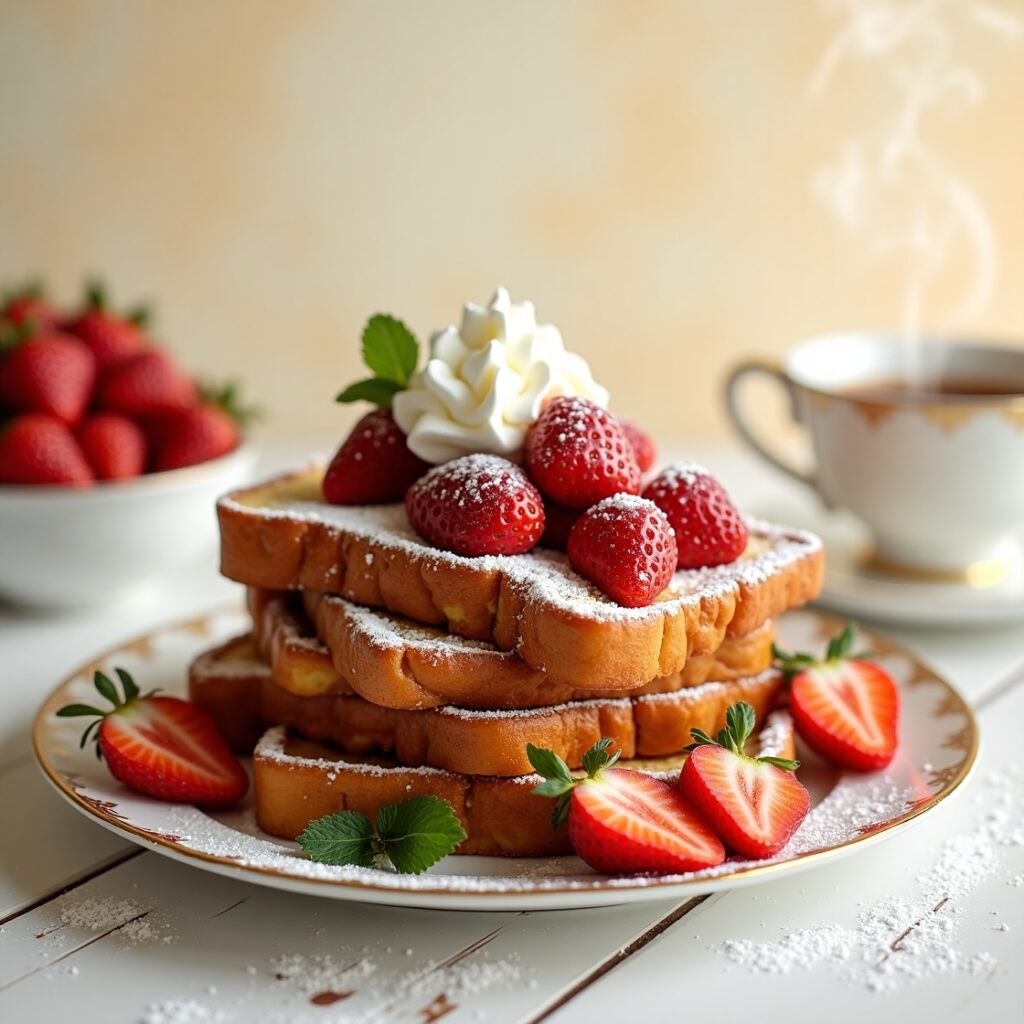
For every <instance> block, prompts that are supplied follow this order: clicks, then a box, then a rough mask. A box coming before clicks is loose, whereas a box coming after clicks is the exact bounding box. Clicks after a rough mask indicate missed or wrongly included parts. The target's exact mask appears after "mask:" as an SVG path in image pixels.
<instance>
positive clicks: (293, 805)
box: [253, 711, 795, 857]
mask: <svg viewBox="0 0 1024 1024" xmlns="http://www.w3.org/2000/svg"><path fill="white" fill-rule="evenodd" d="M751 748H752V749H750V751H749V752H750V753H753V754H756V755H758V756H769V755H772V756H775V757H787V758H792V757H793V756H794V755H795V743H794V733H793V723H792V719H791V718H790V716H789V713H788V712H787V711H773V712H771V713H770V714H769V715H768V717H767V719H766V721H765V723H764V725H763V727H762V729H761V731H760V733H759V734H758V735H757V736H756V741H755V738H754V737H752V739H751ZM685 760H686V755H685V754H683V755H675V756H673V757H665V758H656V759H634V760H626V761H620V762H619V767H622V768H631V769H633V770H636V771H643V772H647V773H649V774H652V775H655V776H657V777H659V778H662V779H664V780H665V781H667V782H674V781H675V779H676V778H677V777H678V775H679V770H680V768H681V767H682V765H683V762H684V761H685ZM541 781H542V780H541V777H540V776H539V775H533V774H530V775H520V776H517V777H516V778H494V777H487V776H480V775H460V774H458V773H456V772H450V771H442V770H440V769H437V768H408V767H403V766H401V765H398V764H397V763H396V762H395V761H394V760H393V759H391V758H388V757H380V756H363V757H354V756H352V755H349V754H345V753H343V752H342V751H339V750H338V749H337V748H335V747H332V746H329V745H327V744H324V743H317V742H315V741H311V740H305V739H300V738H298V737H295V736H293V735H291V734H289V733H288V731H287V730H286V729H285V728H284V727H283V726H275V727H273V728H271V729H269V730H268V731H267V732H266V733H265V734H264V735H263V737H262V738H261V739H260V741H259V743H258V744H257V745H256V750H255V752H254V754H253V790H254V793H255V798H256V817H257V820H258V822H259V825H260V828H262V829H263V830H264V831H265V832H269V833H270V834H271V835H275V836H280V837H281V838H284V839H294V838H295V837H296V836H297V835H299V833H300V832H302V831H303V830H304V829H305V828H306V826H307V825H308V824H309V823H310V821H312V820H314V819H315V818H321V817H323V816H324V815H326V814H334V813H336V812H338V811H346V810H347V811H360V812H362V813H363V814H366V815H368V816H369V817H370V818H374V817H376V814H377V812H378V811H379V810H380V808H381V807H382V806H383V805H384V804H388V803H393V802H396V801H400V800H407V799H408V798H410V797H413V796H421V795H432V796H437V797H440V798H441V799H443V800H447V801H448V803H449V804H451V806H452V809H453V810H454V811H455V814H456V815H457V816H458V818H459V821H460V822H461V824H462V827H463V828H464V829H465V831H466V839H465V841H464V842H463V843H462V845H461V846H460V847H459V849H458V851H457V852H458V853H463V854H483V855H491V856H502V857H536V856H551V855H555V854H563V853H571V852H572V847H571V846H570V843H569V837H568V834H567V832H566V829H565V828H564V826H563V827H562V828H560V829H557V830H555V829H553V828H552V827H551V801H550V800H543V799H541V798H540V797H536V796H534V795H533V788H534V786H536V785H539V784H540V782H541Z"/></svg>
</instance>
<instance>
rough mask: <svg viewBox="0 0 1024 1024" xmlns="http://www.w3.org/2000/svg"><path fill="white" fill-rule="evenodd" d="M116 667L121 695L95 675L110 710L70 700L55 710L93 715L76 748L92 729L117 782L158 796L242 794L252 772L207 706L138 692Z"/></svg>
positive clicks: (227, 797) (218, 798)
mask: <svg viewBox="0 0 1024 1024" xmlns="http://www.w3.org/2000/svg"><path fill="white" fill-rule="evenodd" d="M114 671H115V672H116V673H117V676H118V678H119V679H120V680H121V686H122V688H123V691H124V695H123V697H122V695H121V694H119V693H118V691H117V687H116V686H115V685H114V683H113V682H112V681H111V680H110V678H109V677H108V676H106V675H104V674H103V673H102V672H97V673H96V674H95V676H94V677H93V683H94V684H95V686H96V689H97V691H98V692H99V693H100V695H101V696H102V697H105V698H106V699H107V700H108V701H110V703H111V704H112V705H113V708H112V709H110V710H109V711H104V710H102V709H100V708H96V707H92V706H91V705H89V704H68V705H67V706H65V707H63V708H61V709H60V710H59V711H58V712H57V715H58V717H60V718H75V717H80V716H96V718H95V721H93V722H91V723H90V724H89V726H88V727H87V728H86V730H85V732H84V733H82V741H81V743H80V746H82V747H84V746H85V744H86V743H87V742H88V741H89V739H90V736H91V735H92V734H93V732H94V730H95V735H94V736H93V738H94V739H95V741H96V756H97V757H100V756H102V757H103V758H104V759H105V760H106V762H107V767H108V768H109V769H110V774H111V775H113V776H114V778H115V779H118V780H120V781H121V782H123V783H124V784H125V785H126V786H128V787H129V788H130V789H134V790H137V791H138V792H140V793H145V794H147V795H148V796H153V797H156V798H157V799H159V800H170V801H174V802H177V803H190V804H199V805H201V806H204V807H223V806H225V805H227V804H231V803H234V802H235V801H236V800H238V799H240V798H241V797H242V796H243V795H244V794H245V791H246V790H247V789H248V788H249V777H248V776H247V775H246V774H245V769H244V768H243V767H242V766H241V764H240V763H239V762H238V759H237V758H236V757H235V756H234V755H233V754H232V753H231V751H230V750H229V749H228V747H227V744H226V743H225V742H224V740H223V739H221V737H220V734H219V733H218V732H217V728H216V726H215V725H214V724H213V720H212V719H211V718H210V717H209V715H207V714H206V712H205V711H201V710H200V709H199V708H197V707H196V706H195V705H194V704H190V703H189V702H188V701H185V700H179V699H178V698H177V697H158V696H154V693H155V691H152V692H150V693H147V694H145V695H140V694H139V688H138V686H136V685H135V681H134V680H133V679H132V677H131V676H130V675H129V674H128V673H127V672H125V671H124V669H120V668H118V669H115V670H114Z"/></svg>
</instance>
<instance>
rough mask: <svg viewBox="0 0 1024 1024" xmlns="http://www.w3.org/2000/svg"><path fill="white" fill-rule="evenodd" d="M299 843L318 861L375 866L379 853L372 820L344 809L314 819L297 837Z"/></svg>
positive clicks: (311, 857)
mask: <svg viewBox="0 0 1024 1024" xmlns="http://www.w3.org/2000/svg"><path fill="white" fill-rule="evenodd" d="M298 843H299V846H301V847H302V849H303V851H304V852H305V853H307V854H309V856H310V859H311V860H315V861H316V862H317V863H318V864H335V865H341V864H357V865H359V867H361V868H369V867H373V862H374V860H375V859H376V857H377V852H378V851H377V846H376V844H375V842H374V836H373V823H372V822H371V821H370V819H369V818H368V817H367V816H366V815H365V814H360V813H359V812H358V811H341V812H339V813H338V814H328V815H325V816H324V817H323V818H317V819H316V820H315V821H311V822H310V823H309V824H308V825H307V826H306V830H305V831H304V832H303V833H302V834H301V835H300V836H299V837H298Z"/></svg>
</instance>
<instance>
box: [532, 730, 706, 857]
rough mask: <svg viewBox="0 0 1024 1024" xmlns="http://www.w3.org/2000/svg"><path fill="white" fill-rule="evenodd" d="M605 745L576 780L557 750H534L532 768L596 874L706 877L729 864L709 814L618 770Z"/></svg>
mask: <svg viewBox="0 0 1024 1024" xmlns="http://www.w3.org/2000/svg"><path fill="white" fill-rule="evenodd" d="M611 742H612V741H611V740H609V739H602V740H599V741H598V742H597V743H595V744H594V746H593V747H591V748H590V750H588V751H587V753H586V754H584V755H583V768H584V770H585V771H586V775H585V776H584V777H583V778H574V777H573V775H572V773H571V772H570V771H569V768H568V766H567V765H566V763H565V762H564V761H563V760H562V759H561V758H560V757H559V756H558V755H557V754H556V753H554V752H553V751H551V750H545V749H542V748H540V747H535V746H534V745H533V744H532V743H529V744H527V746H526V753H527V756H528V757H529V759H530V764H532V765H533V767H534V769H535V770H536V771H537V772H538V773H539V774H541V775H543V776H544V779H545V781H544V782H542V783H541V784H540V785H539V786H536V787H535V788H534V790H533V792H534V793H535V794H536V795H537V796H545V797H554V798H556V799H557V801H558V803H557V804H556V805H555V810H554V812H553V814H552V818H551V823H552V826H553V827H554V828H561V826H562V825H563V824H565V822H566V821H568V823H569V840H570V842H571V843H572V845H573V849H574V850H575V851H576V853H577V854H578V855H579V856H580V857H581V858H582V859H583V860H584V861H586V863H587V864H589V865H590V866H591V867H592V868H593V869H594V870H595V871H602V872H604V873H606V874H635V873H637V872H641V871H654V872H676V871H699V870H700V869H701V868H710V867H714V866H715V865H716V864H721V863H722V861H723V860H725V850H724V849H723V847H722V844H721V842H720V841H719V839H718V836H716V835H715V833H714V830H713V829H712V828H711V826H710V825H709V824H708V822H707V821H706V820H705V818H704V816H703V815H702V814H701V813H700V811H698V810H697V808H695V807H694V806H693V804H691V803H690V801H689V800H688V799H687V798H686V797H685V796H683V794H682V793H680V792H679V791H678V790H676V789H673V787H672V786H670V785H669V784H668V783H667V782H662V781H661V780H660V779H654V778H651V776H649V775H644V774H643V773H642V772H636V771H629V770H628V769H625V768H614V767H613V765H614V764H615V762H616V761H617V760H618V759H619V755H618V752H616V753H614V754H612V755H609V754H608V748H609V747H610V746H611Z"/></svg>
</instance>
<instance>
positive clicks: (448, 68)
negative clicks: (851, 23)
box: [0, 0, 1024, 443]
mask: <svg viewBox="0 0 1024 1024" xmlns="http://www.w3.org/2000/svg"><path fill="white" fill-rule="evenodd" d="M852 5H853V0H848V3H846V4H842V3H836V2H833V3H831V4H827V3H825V4H819V3H815V2H813V0H764V2H759V0H758V2H755V0H728V2H725V0H716V2H697V0H693V2H681V0H680V2H676V3H672V2H667V0H666V2H644V3H639V2H635V0H630V2H626V0H619V2H611V0H608V2H597V0H579V2H572V3H570V2H552V0H531V2H517V3H514V4H513V3H495V2H490V3H488V2H479V0H477V2H469V0H467V2H418V3H413V2H409V3H370V2H365V3H361V2H340V0H338V2H326V0H324V2H294V0H290V2H287V3H285V2H268V3H263V2H259V3H257V2H248V0H237V2H219V3H213V2H200V0H180V2H173V3H172V2H170V0H166V2H156V0H134V2H132V0H121V2H118V0H109V2H100V0H77V2H75V0H65V2H59V0H0V278H2V279H4V280H9V279H11V278H17V277H19V276H21V275H23V274H24V273H27V272H32V271H39V272H42V273H44V274H45V275H46V276H47V277H48V278H49V279H50V280H51V282H52V283H53V286H54V288H55V290H56V291H57V292H58V294H60V295H62V296H68V295H70V294H72V293H73V292H74V290H75V289H76V288H77V285H78V282H79V281H80V279H81V278H82V276H83V275H84V274H85V273H86V272H87V271H89V270H93V269H95V270H97V271H99V272H102V273H103V274H104V275H105V276H106V277H107V278H108V279H110V280H111V281H112V282H113V283H115V285H116V291H117V294H118V295H120V296H122V297H123V298H124V299H126V300H134V299H136V298H138V297H142V296H153V297H154V298H155V299H156V300H157V305H158V309H159V323H160V327H161V332H162V334H163V335H164V336H165V337H166V338H167V339H168V340H169V341H170V342H172V343H173V345H174V346H175V347H176V348H177V349H178V350H179V351H180V353H181V354H182V356H183V357H184V358H185V359H186V360H187V362H188V363H189V364H190V365H191V366H193V367H194V368H196V369H197V370H200V371H203V372H204V373H207V374H209V375H213V376H218V377H219V376H228V375H237V376H239V377H241V378H243V379H244V380H245V382H246V383H247V385H248V389H249V392H250V393H251V394H252V396H253V397H255V398H257V399H259V401H261V402H262V403H263V404H264V405H266V406H267V407H268V409H269V411H270V412H271V414H272V418H271V420H270V425H269V427H268V428H266V429H272V430H275V431H277V432H278V433H281V434H288V435H302V436H305V437H315V436H320V437H322V438H323V439H324V442H325V443H329V442H330V441H331V440H332V439H333V438H334V437H336V436H337V435H338V434H339V433H340V432H341V430H342V429H343V427H344V425H345V424H346V423H347V422H348V420H349V418H350V417H351V412H350V411H348V410H343V409H340V408H339V407H336V406H334V405H333V403H332V401H331V399H332V397H333V394H334V392H335V391H336V390H337V389H338V388H339V387H340V386H341V385H343V384H344V383H347V382H348V381H349V380H350V379H351V378H352V377H353V376H354V375H355V374H356V373H357V372H358V369H357V348H356V339H357V336H358V332H359V329H360V327H361V324H362V322H363V320H364V318H365V317H366V315H367V314H369V313H372V312H374V311H377V310H386V311H391V312H395V313H397V314H400V315H402V316H403V317H404V318H406V319H407V320H408V321H409V322H410V324H412V325H413V326H414V327H415V328H416V329H417V330H418V331H419V333H420V334H421V336H425V335H426V334H427V332H428V331H429V330H430V329H432V328H436V327H440V326H443V325H444V324H445V323H448V322H449V321H451V320H452V319H453V318H455V317H457V316H458V312H459V309H460V306H461V303H462V301H463V300H465V299H466V298H476V299H479V300H484V299H486V298H487V297H488V295H489V293H490V291H491V290H492V289H493V287H494V285H495V284H496V283H499V282H501V283H504V284H506V285H507V286H508V287H509V288H510V289H512V291H513V294H514V295H515V296H520V297H530V298H532V299H534V301H535V302H536V304H537V307H538V311H539V313H540V315H541V316H542V318H544V319H546V320H550V321H553V322H555V323H557V324H558V325H559V326H560V327H561V328H562V330H563V333H564V335H565V337H566V340H567V342H568V343H569V344H570V345H571V346H572V347H574V348H576V349H577V350H579V351H581V352H583V353H584V354H585V355H587V356H588V357H589V359H590V361H591V363H592V365H593V367H594V369H595V374H596V375H597V377H598V379H600V380H602V381H603V382H604V383H605V384H607V385H608V386H609V387H610V388H611V390H612V394H613V402H614V404H615V405H616V406H617V407H618V408H619V409H621V410H623V411H625V412H627V413H629V414H631V415H633V416H635V417H637V418H639V419H641V420H643V421H645V422H647V423H648V424H649V425H650V426H651V427H652V428H653V429H655V430H656V431H657V432H658V433H659V434H661V435H662V436H663V437H665V438H669V437H675V438H683V437H688V436H694V437H702V438H707V437H712V436H716V435H722V434H724V433H725V432H726V430H727V428H726V425H725V423H724V420H723V417H722V415H721V413H720V411H719V405H718V389H719V383H720V378H721V375H722V372H723V369H724V367H726V366H727V365H728V364H729V363H730V361H731V360H733V359H734V358H735V357H737V356H738V355H740V354H743V353H747V352H751V351H754V352H778V351H782V350H784V349H785V347H786V346H787V345H789V344H791V343H792V342H793V341H794V340H796V339H799V338H801V337H802V336H805V335H808V334H811V333H814V332H818V331H824V330H828V329H831V328H838V327H848V326H857V325H876V326H882V327H885V326H897V325H898V324H899V322H900V319H901V311H900V310H901V295H902V293H903V291H904V283H905V280H906V273H905V272H906V263H905V261H904V259H903V257H901V256H899V255H898V254H894V255H890V256H887V257H885V258H882V259H878V260H872V259H869V258H867V254H868V252H869V251H870V249H871V246H872V245H873V244H874V243H876V242H877V241H878V238H877V237H874V236H873V235H872V234H871V233H870V232H868V233H867V234H857V233H855V232H854V233H851V232H848V231H844V229H843V228H842V227H841V226H840V224H839V222H838V220H837V219H836V217H835V216H833V214H832V213H830V212H829V209H828V208H827V207H826V206H825V205H824V204H823V203H822V202H821V201H819V200H818V199H817V198H816V197H815V193H814V189H813V187H812V181H813V179H814V176H815V172H816V170H818V169H820V168H822V167H823V166H825V165H827V164H829V163H830V162H831V161H834V159H835V157H836V154H837V153H838V152H839V151H840V147H841V146H842V144H843V143H844V141H849V140H851V139H855V138H860V139H862V140H864V142H865V145H866V146H867V147H868V150H870V149H871V146H873V145H875V143H877V140H878V139H879V138H880V133H882V132H883V130H885V129H886V128H887V126H888V125H891V124H892V123H893V121H894V119H895V116H896V114H897V112H898V109H899V104H898V101H897V100H896V99H894V97H895V96H897V95H898V94H897V93H896V92H894V84H893V83H894V81H895V80H894V78H893V76H892V71H891V68H889V69H887V68H886V67H883V66H882V65H881V64H879V63H877V62H876V61H874V60H867V61H864V60H861V61H859V62H857V63H852V64H843V65H842V66H841V67H840V69H839V71H838V72H837V76H836V77H835V79H834V80H833V81H832V83H831V86H830V87H829V88H828V89H827V90H826V92H825V95H824V96H822V97H821V98H820V99H819V100H818V101H816V102H812V101H811V100H810V98H809V83H810V82H811V80H812V78H813V75H814V73H815V69H816V67H818V65H819V63H820V61H821V60H822V58H823V56H824V55H825V53H826V51H827V48H828V47H829V45H830V43H833V42H835V40H836V39H837V38H838V36H839V33H840V32H841V29H842V26H843V25H844V24H847V21H848V18H849V11H850V10H851V9H852ZM895 6H896V7H897V8H900V7H902V8H903V9H906V8H907V4H905V3H904V4H902V5H900V4H895ZM937 7H938V8H939V17H940V19H942V27H943V29H944V30H947V31H951V33H952V35H951V40H952V42H953V45H954V47H955V49H954V52H953V54H952V56H951V58H950V59H951V61H952V63H953V64H956V63H958V62H959V61H960V60H962V61H963V62H964V63H966V64H967V65H970V66H972V67H974V68H975V69H977V71H978V72H979V73H980V75H981V76H982V78H983V79H984V82H985V85H986V88H987V96H986V97H985V99H984V100H983V101H982V102H981V103H979V104H977V105H973V106H972V105H970V104H968V103H967V102H965V101H963V100H962V99H960V98H958V97H956V96H953V97H952V98H951V102H950V103H949V104H948V106H944V107H941V108H939V109H936V110H934V111H932V112H929V113H928V115H927V116H926V117H925V119H924V121H923V127H924V128H925V129H926V135H927V138H928V139H929V140H930V141H931V142H932V143H933V149H934V152H935V154H936V155H937V158H938V159H940V160H941V161H942V162H944V164H945V166H947V167H948V168H951V169H952V170H953V171H954V172H955V174H956V175H958V176H959V177H960V178H961V179H963V180H964V181H966V182H967V183H969V184H970V185H971V186H972V187H973V188H974V189H975V191H976V193H977V194H978V195H979V196H980V197H981V199H982V200H983V202H984V206H985V209H986V210H987V214H988V217H989V219H990V222H991V225H992V228H993V231H994V235H995V237H996V239H997V240H998V244H999V252H1000V259H999V263H998V272H997V274H995V275H994V278H993V287H992V290H991V295H989V296H988V297H987V298H986V299H985V301H984V302H983V303H982V304H980V306H979V308H978V309H976V310H975V311H974V312H973V313H971V315H970V316H969V321H970V323H969V326H971V327H972V328H976V329H979V330H986V331H998V332H1001V333H1008V332H1009V333H1012V332H1016V333H1018V334H1024V323H1022V320H1024V39H1022V38H1021V33H1020V32H1019V31H1017V30H1016V29H1015V27H1014V25H1015V23H1013V22H1011V21H1009V20H1008V18H1007V12H1009V13H1010V14H1014V13H1016V15H1018V16H1020V17H1022V18H1024V4H1022V3H1021V2H1020V0H1012V2H1008V3H1003V4H1001V5H999V6H998V7H997V6H995V5H989V6H982V5H979V4H968V3H960V2H956V0H948V2H947V3H946V4H943V3H941V2H940V3H938V5H937ZM914 45H916V44H914ZM913 52H914V51H913V46H911V48H910V49H909V50H908V51H907V52H906V53H904V54H903V56H904V57H906V58H907V59H910V56H912V55H913ZM904 184H905V183H904ZM899 203H900V200H899V197H898V195H897V196H896V197H895V198H894V197H892V196H887V197H886V198H885V203H884V204H883V206H882V212H881V216H880V223H882V224H883V225H885V224H887V223H888V224H891V223H897V222H898V219H899V216H900V210H901V209H902V208H901V207H900V205H899ZM890 204H895V205H893V206H890ZM953 249H954V253H955V258H953V259H952V260H951V262H950V264H949V266H948V267H947V269H946V270H944V271H943V272H942V273H941V274H940V275H939V276H938V279H937V281H938V283H937V285H936V287H935V288H934V289H933V292H934V294H932V295H931V296H930V297H929V306H928V316H927V319H928V321H929V322H931V323H938V322H941V321H942V319H943V318H944V317H945V315H946V314H945V313H944V312H943V311H942V310H943V309H944V308H948V307H949V306H950V305H951V304H952V299H953V297H954V296H955V293H956V292H957V291H958V289H960V288H961V286H962V283H963V282H964V281H965V280H967V275H968V274H969V272H970V266H971V261H970V259H969V258H968V257H967V256H965V252H966V250H964V249H962V247H961V248H958V247H957V245H956V244H954V246H953Z"/></svg>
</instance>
